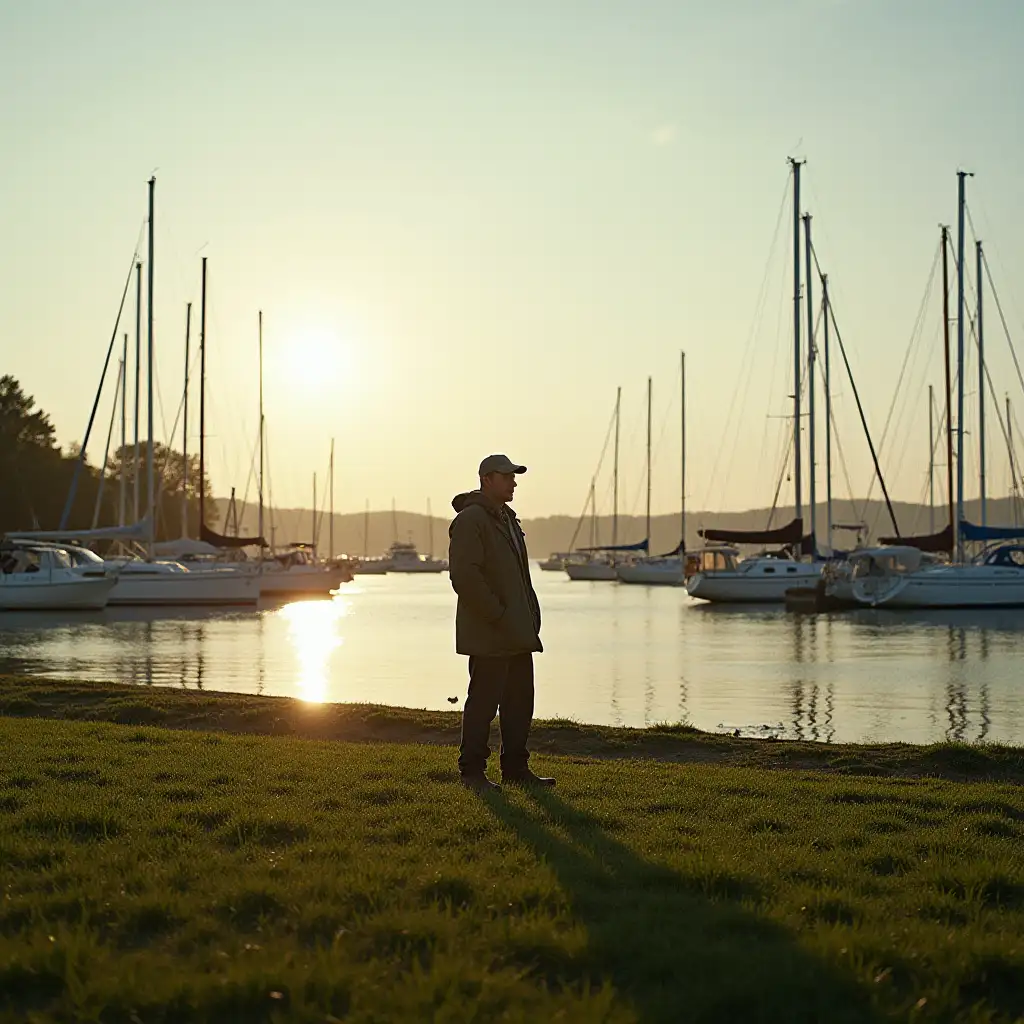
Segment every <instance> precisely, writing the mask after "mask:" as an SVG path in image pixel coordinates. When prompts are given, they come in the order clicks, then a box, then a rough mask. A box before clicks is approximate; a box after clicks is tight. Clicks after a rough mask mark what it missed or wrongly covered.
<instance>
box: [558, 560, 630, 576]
mask: <svg viewBox="0 0 1024 1024" xmlns="http://www.w3.org/2000/svg"><path fill="white" fill-rule="evenodd" d="M565 571H566V573H567V575H568V577H569V579H571V580H592V581H593V580H601V581H608V580H611V581H614V580H617V579H618V576H617V574H616V570H615V563H614V562H613V561H612V560H611V559H610V558H607V557H605V556H602V555H598V556H596V557H593V558H591V557H585V558H571V559H569V561H567V562H566V563H565Z"/></svg>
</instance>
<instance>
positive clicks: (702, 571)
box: [686, 548, 823, 604]
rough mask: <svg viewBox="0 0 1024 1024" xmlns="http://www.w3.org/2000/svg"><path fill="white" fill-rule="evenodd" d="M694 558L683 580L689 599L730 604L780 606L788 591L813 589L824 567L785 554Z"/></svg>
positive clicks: (720, 553)
mask: <svg viewBox="0 0 1024 1024" xmlns="http://www.w3.org/2000/svg"><path fill="white" fill-rule="evenodd" d="M695 558H696V565H695V566H694V569H695V571H694V572H693V574H692V575H690V576H689V577H688V578H687V580H686V589H687V592H688V593H689V594H690V596H691V597H696V598H700V599H701V600H703V601H721V602H728V603H733V604H738V603H750V604H765V603H782V602H783V601H785V599H786V591H787V590H791V589H793V588H794V587H813V586H816V585H817V583H818V580H819V579H820V578H821V571H822V565H823V563H822V562H801V561H797V560H796V559H795V558H793V557H792V556H790V555H788V554H786V553H785V552H781V553H778V554H761V555H755V556H752V557H750V558H743V559H741V558H739V555H738V553H737V551H736V550H735V549H734V548H706V549H703V550H701V551H699V552H696V553H695Z"/></svg>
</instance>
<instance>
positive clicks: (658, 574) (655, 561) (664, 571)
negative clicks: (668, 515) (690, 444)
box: [616, 352, 686, 587]
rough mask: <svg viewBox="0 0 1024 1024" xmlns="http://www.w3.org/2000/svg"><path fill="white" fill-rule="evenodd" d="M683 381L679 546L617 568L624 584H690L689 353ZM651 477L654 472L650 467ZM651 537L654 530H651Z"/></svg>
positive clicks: (682, 355)
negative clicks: (687, 428) (687, 406)
mask: <svg viewBox="0 0 1024 1024" xmlns="http://www.w3.org/2000/svg"><path fill="white" fill-rule="evenodd" d="M680 363H681V367H682V378H681V384H680V396H681V401H682V413H681V415H680V422H681V426H682V449H681V450H682V460H681V475H682V489H681V491H680V511H679V544H678V545H677V546H676V548H675V550H673V551H669V552H668V553H667V554H665V555H653V556H650V557H647V558H638V559H636V560H635V561H632V562H623V563H622V564H621V565H619V566H616V574H617V575H618V577H619V582H620V583H645V584H647V585H649V586H650V585H653V586H669V587H681V586H682V585H683V584H684V583H685V582H686V353H685V352H682V353H680ZM648 473H650V468H649V467H648ZM648 536H650V530H649V529H648Z"/></svg>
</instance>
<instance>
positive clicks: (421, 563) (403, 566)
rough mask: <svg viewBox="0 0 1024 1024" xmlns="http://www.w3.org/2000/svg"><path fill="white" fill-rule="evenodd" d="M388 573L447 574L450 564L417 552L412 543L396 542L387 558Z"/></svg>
mask: <svg viewBox="0 0 1024 1024" xmlns="http://www.w3.org/2000/svg"><path fill="white" fill-rule="evenodd" d="M387 566H388V568H387V571H388V572H403V573H418V572H445V571H446V570H447V569H448V563H447V562H445V561H443V560H442V559H440V558H428V557H427V556H426V555H421V554H420V553H419V552H418V551H417V550H416V545H415V544H413V543H412V542H411V541H409V542H404V541H400V540H396V541H395V543H394V544H392V545H391V548H390V549H389V551H388V557H387Z"/></svg>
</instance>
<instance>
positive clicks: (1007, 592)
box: [850, 565, 1024, 608]
mask: <svg viewBox="0 0 1024 1024" xmlns="http://www.w3.org/2000/svg"><path fill="white" fill-rule="evenodd" d="M850 589H851V596H852V597H853V599H854V600H855V601H857V602H858V603H860V604H863V605H865V606H867V607H869V608H1024V569H1015V568H1009V567H1002V566H994V565H943V566H936V567H934V568H928V569H921V570H919V571H918V572H910V573H904V574H900V575H892V576H879V577H870V576H868V577H865V578H863V579H857V580H854V581H853V583H852V585H851V587H850Z"/></svg>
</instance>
